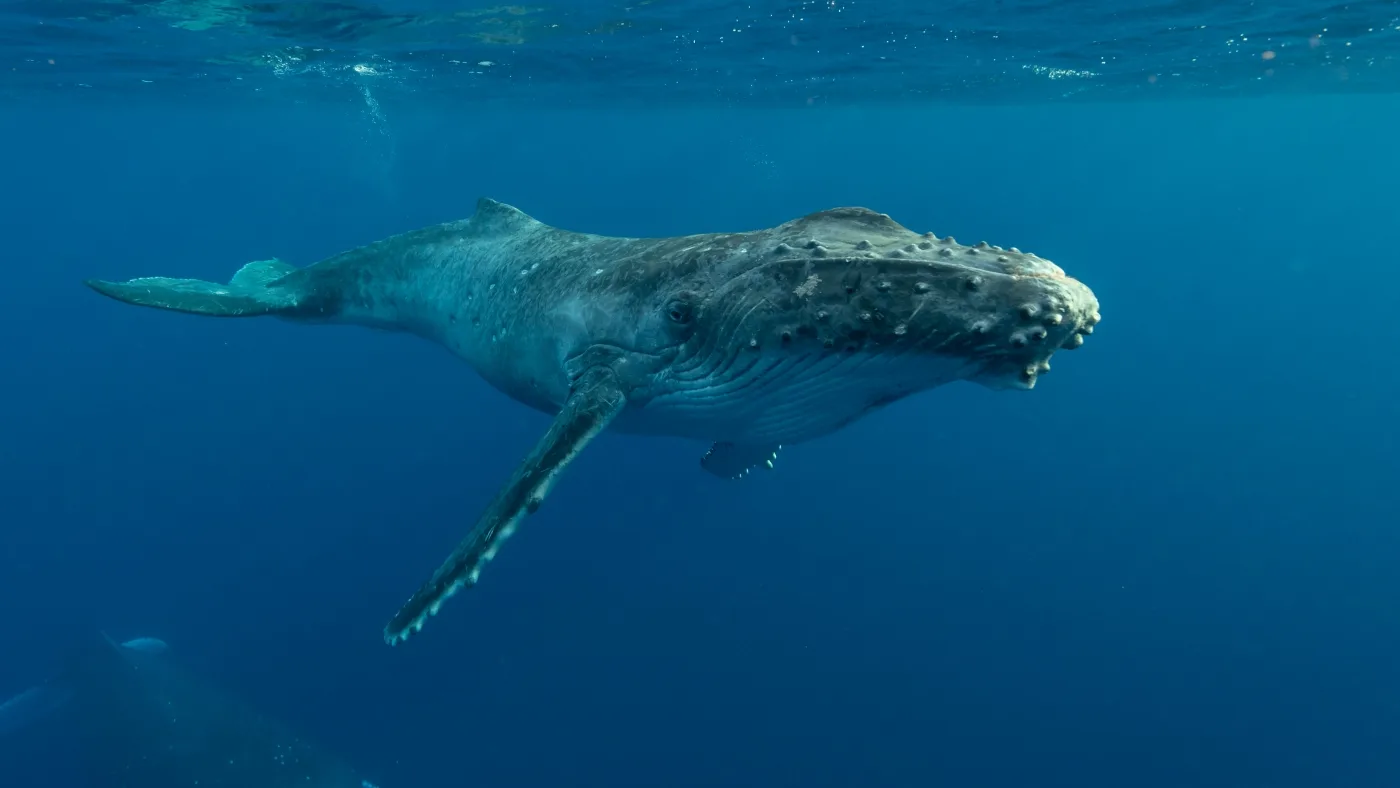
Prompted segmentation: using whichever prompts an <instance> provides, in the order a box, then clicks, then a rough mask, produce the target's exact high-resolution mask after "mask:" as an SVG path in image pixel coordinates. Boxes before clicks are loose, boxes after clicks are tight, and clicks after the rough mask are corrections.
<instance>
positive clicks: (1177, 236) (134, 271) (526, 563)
mask: <svg viewBox="0 0 1400 788" xmlns="http://www.w3.org/2000/svg"><path fill="white" fill-rule="evenodd" d="M0 66H3V68H0V233H3V241H4V246H3V251H0V261H3V273H4V275H5V280H4V283H3V285H0V326H2V327H3V335H4V336H5V337H6V341H5V343H4V346H5V348H6V349H7V350H6V352H5V353H3V354H0V382H3V386H0V612H3V614H4V618H3V622H0V623H3V626H0V698H3V697H10V696H12V695H15V694H16V693H20V692H22V691H24V690H25V689H26V688H27V687H30V686H32V685H34V684H36V683H38V682H41V681H43V680H45V679H46V678H47V677H49V676H50V675H51V674H52V673H53V671H54V669H55V666H56V665H57V664H58V663H59V661H60V660H61V659H62V658H63V655H64V653H65V650H66V649H67V648H69V647H70V645H71V644H72V643H74V642H75V641H78V640H80V639H82V638H83V637H85V636H86V635H88V634H89V633H91V632H93V631H95V630H103V631H106V632H111V633H113V635H114V636H118V635H119V636H120V638H122V639H125V638H135V637H138V636H147V637H157V638H160V639H162V640H163V641H166V642H168V643H169V644H170V648H171V652H172V653H174V654H178V655H179V657H180V659H181V660H182V662H184V663H185V664H188V665H190V666H192V667H193V668H195V669H197V670H198V671H199V672H200V673H201V674H202V675H204V676H208V677H210V678H211V679H213V680H216V681H217V682H218V684H219V685H220V686H221V687H223V688H225V689H227V690H229V691H230V692H233V693H236V694H237V695H238V696H239V697H241V698H244V699H246V700H247V701H249V702H250V703H252V704H254V705H256V706H257V707H258V708H259V709H263V710H265V711H266V712H267V713H268V714H270V715H273V716H275V717H277V718H279V719H281V720H284V721H285V722H287V723H289V724H291V725H293V726H295V727H296V728H297V729H298V730H301V731H306V732H307V734H308V735H309V736H311V737H313V738H314V739H315V740H316V741H317V742H319V743H321V744H323V745H324V746H325V747H327V748H328V749H330V750H334V751H335V752H337V753H341V754H343V755H344V756H345V757H346V759H347V760H350V761H352V762H353V764H354V765H355V767H356V769H358V770H359V771H360V772H363V773H365V774H367V775H370V778H371V779H372V780H373V781H374V783H375V784H376V785H379V786H382V788H429V787H430V786H453V787H454V788H475V787H476V786H482V787H485V786H492V787H495V788H544V787H545V786H551V787H552V786H581V787H583V786H587V787H594V786H596V787H598V788H603V787H607V788H615V787H617V786H647V787H652V786H668V787H674V788H701V787H704V788H709V787H711V786H726V788H728V787H730V786H755V787H758V786H762V787H763V788H778V787H783V788H837V787H839V788H846V787H847V786H851V787H855V786H860V787H861V788H866V787H870V788H875V787H878V788H886V787H888V788H905V787H907V788H924V787H926V786H934V785H938V786H957V787H958V788H1030V787H1032V786H1033V787H1035V788H1127V787H1129V786H1131V787H1132V788H1181V787H1182V786H1191V787H1192V788H1215V787H1217V786H1219V787H1220V788H1226V787H1227V786H1228V787H1229V788H1241V787H1243V786H1249V787H1251V788H1253V787H1257V788H1292V787H1294V786H1300V787H1301V786H1308V787H1309V788H1311V787H1312V786H1319V787H1321V786H1327V787H1329V788H1330V787H1333V786H1337V787H1340V786H1345V787H1346V788H1387V787H1389V786H1395V785H1400V748H1397V747H1396V744H1395V741H1396V733H1397V731H1400V671H1398V670H1397V656H1396V655H1397V650H1400V616H1397V610H1398V609H1400V608H1397V601H1396V600H1397V599H1400V572H1397V566H1400V527H1397V526H1400V515H1397V510H1398V509H1400V501H1397V479H1400V461H1397V459H1396V457H1397V449H1400V446H1397V440H1396V434H1397V428H1396V424H1397V423H1400V405H1397V400H1396V397H1395V394H1394V390H1395V388H1396V386H1397V384H1400V366H1397V364H1396V363H1395V358H1396V354H1395V347H1396V345H1397V342H1400V328H1397V314H1400V312H1397V298H1400V295H1397V294H1400V268H1398V267H1397V263H1396V253H1395V233H1396V228H1397V227H1398V226H1400V197H1397V191H1396V184H1397V183H1400V145H1397V143H1396V140H1397V132H1396V129H1397V128H1400V3H1394V2H1362V3H1350V4H1345V5H1337V4H1333V3H1328V2H1319V1H1318V0H1309V1H1307V2H1304V1H1303V0H1293V1H1292V2H1277V3H1267V4H1261V3H1246V2H1219V3H1204V2H1194V1H1188V0H1153V1H1151V2H1149V1H1148V0H1133V1H1132V2H1116V3H1110V2H1083V3H1070V2H1066V1H1065V0H1061V2H1049V1H1048V0H1015V1H1014V2H1013V1H1010V0H1008V1H1005V2H991V1H990V0H979V2H962V1H959V2H944V3H937V2H913V0H901V1H900V2H896V1H895V0H885V1H884V2H875V1H874V0H869V1H868V2H858V1H857V0H823V1H822V2H773V3H765V2H746V3H738V2H727V1H726V0H686V1H685V2H679V1H678V2H670V1H669V0H639V2H636V3H633V4H630V5H629V4H624V3H614V2H601V1H600V0H573V1H572V2H566V3H562V4H559V5H546V6H533V5H530V6H495V7H492V6H486V5H484V4H473V3H449V2H428V0H385V2H380V3H377V4H372V3H368V2H360V1H359V0H353V1H352V2H334V3H331V2H297V3H263V4H253V3H242V2H235V1H234V0H159V1H158V2H157V1H151V2H118V1H117V0H84V1H82V2H78V1H75V2H68V1H67V0H28V1H27V2H10V3H6V4H4V6H3V7H0ZM482 196H485V197H490V198H493V199H496V200H500V201H503V202H505V203H508V204H510V205H513V206H515V207H517V208H519V209H520V210H522V211H524V212H526V213H528V214H530V215H531V216H533V217H535V218H537V219H539V220H540V221H543V222H547V223H549V224H551V225H554V226H556V227H562V228H565V229H569V230H577V231H581V232H589V233H598V234H604V235H618V236H671V235H685V234H692V233H710V232H730V231H744V230H756V229H761V228H764V227H771V226H773V225H776V224H779V223H782V222H785V221H788V220H791V219H794V218H797V217H799V216H803V215H806V214H810V213H812V212H815V211H820V210H824V209H829V208H833V207H837V206H863V207H867V208H870V209H872V210H875V211H879V212H883V213H887V214H889V215H890V216H891V217H893V218H894V219H895V220H896V221H898V222H900V223H901V224H903V225H905V226H906V227H909V228H910V229H912V230H914V231H916V232H920V233H922V232H925V231H933V232H935V233H937V234H938V235H940V236H944V235H950V234H951V235H953V236H955V237H956V238H957V239H959V240H960V241H961V242H963V243H972V242H976V241H980V240H983V239H985V240H986V241H987V242H989V243H991V244H998V245H1001V246H1004V247H1012V246H1015V247H1018V248H1020V249H1023V250H1027V251H1029V252H1034V253H1035V254H1038V255H1040V256H1042V257H1045V258H1048V259H1050V260H1053V261H1054V262H1055V263H1056V264H1057V265H1059V266H1061V267H1063V268H1064V269H1065V271H1066V272H1067V273H1068V274H1069V275H1071V276H1073V277H1075V278H1077V279H1079V280H1081V281H1083V282H1084V283H1085V284H1087V285H1088V286H1090V287H1092V288H1093V291H1094V293H1095V295H1096V296H1097V298H1098V301H1099V303H1100V306H1101V311H1102V315H1103V322H1102V323H1101V324H1099V325H1098V326H1097V327H1096V330H1095V331H1094V334H1093V336H1092V337H1090V341H1088V342H1087V343H1085V345H1084V347H1083V348H1081V349H1079V350H1076V351H1075V352H1073V353H1068V352H1066V353H1058V354H1056V355H1055V357H1054V359H1053V365H1054V369H1053V371H1051V372H1049V373H1048V374H1045V375H1044V376H1043V377H1042V379H1040V380H1039V382H1038V383H1037V384H1036V386H1035V387H1034V389H1033V390H1030V391H1020V390H1008V391H991V390H988V389H986V388H983V387H981V386H976V385H970V384H967V383H956V384H952V385H949V386H946V387H942V388H938V389H935V390H933V391H927V392H923V393H921V394H918V395H916V396H913V397H910V398H908V399H905V400H902V401H899V402H897V403H895V404H892V405H890V406H889V407H886V408H883V409H881V410H879V411H878V412H876V413H874V414H872V415H870V416H867V417H865V418H863V419H861V420H859V421H857V422H855V423H854V424H851V425H849V426H847V427H846V428H844V429H842V430H840V431H839V432H836V433H834V434H831V435H829V436H826V437H822V438H819V439H817V440H813V441H810V442H807V443H801V444H798V445H792V446H786V447H784V449H783V452H782V454H781V456H780V457H779V458H778V461H777V462H776V463H775V467H774V468H773V469H772V470H766V469H760V472H756V473H753V474H750V475H748V476H747V477H746V478H744V479H742V480H738V481H730V480H721V479H718V478H715V477H714V476H712V475H710V474H707V473H704V472H703V471H702V470H701V468H700V467H699V460H700V457H701V456H702V455H703V454H704V453H705V451H706V449H707V448H708V446H707V444H704V443H699V442H696V441H689V440H680V439H671V438H653V437H638V436H633V435H625V434H615V433H613V432H605V433H603V434H602V435H601V436H600V437H599V438H597V439H596V440H595V441H594V443H593V444H592V445H591V446H589V447H588V449H587V450H586V451H585V452H583V453H582V454H581V455H580V456H579V458H578V459H577V460H576V461H575V462H574V463H573V464H572V465H571V466H569V467H568V468H567V469H566V470H565V471H564V473H563V474H562V475H561V476H560V478H559V480H558V482H557V484H556V485H555V488H554V491H553V493H552V494H551V496H550V497H549V499H548V500H547V501H546V502H545V503H544V505H543V507H542V508H541V509H540V510H539V512H538V513H537V514H535V515H533V516H531V517H529V518H528V519H527V520H525V521H524V522H523V524H522V526H521V528H520V532H519V534H518V535H516V536H515V537H514V538H513V539H512V540H511V542H510V543H509V545H508V547H507V548H506V549H503V550H502V551H501V553H500V555H499V556H498V557H497V558H496V559H495V561H494V562H493V563H492V564H491V565H490V567H489V568H488V570H487V571H486V572H485V573H484V574H483V576H482V578H481V583H480V585H478V586H476V587H475V588H473V589H471V590H470V591H467V592H464V593H463V594H461V595H459V596H458V597H456V598H455V599H454V600H452V602H451V603H450V604H448V605H446V606H444V607H443V609H442V612H441V614H440V615H438V616H437V617H436V618H435V619H433V621H432V622H431V624H430V625H429V626H428V627H427V628H425V629H424V630H423V632H422V633H421V634H420V635H417V636H415V637H414V638H413V639H411V640H410V641H409V642H407V643H404V644H401V645H399V646H397V647H394V648H390V647H388V646H386V645H385V643H384V640H383V638H382V636H381V631H382V629H383V627H384V625H385V623H386V621H388V619H389V618H390V617H391V616H392V615H393V614H394V611H395V610H396V609H397V608H398V606H399V605H400V604H402V603H403V601H404V600H405V599H406V598H407V597H408V595H409V594H410V593H412V592H413V590H414V589H415V588H417V587H418V585H419V584H420V583H422V582H423V581H424V580H426V579H427V577H428V576H429V575H430V573H431V572H432V570H433V568H434V567H436V566H437V564H438V562H439V561H441V560H442V558H443V557H444V556H445V555H446V554H447V552H448V551H449V550H450V549H451V548H452V547H453V546H454V545H455V544H456V543H457V541H458V540H459V539H460V538H461V537H462V536H463V535H464V534H465V533H466V531H467V530H468V529H469V528H470V527H471V525H472V523H473V522H475V521H476V518H477V516H478V514H479V513H480V512H481V511H482V510H483V509H484V508H485V507H486V506H487V504H488V503H489V502H490V501H491V499H492V497H493V496H494V495H495V494H496V492H497V490H498V488H499V487H500V486H501V485H502V484H504V483H505V482H506V480H507V479H508V478H509V477H510V475H511V474H512V473H513V471H514V469H515V467H516V465H517V463H519V462H520V460H521V459H522V458H523V457H524V456H525V455H526V454H527V453H528V452H529V451H530V449H531V447H532V446H534V445H535V443H536V441H537V440H538V439H539V437H540V436H541V435H542V434H544V432H545V430H546V429H548V427H549V424H550V418H549V417H548V416H547V415H545V414H542V413H539V412H537V411H534V410H531V409H529V408H527V407H525V406H524V405H521V404H519V403H516V402H514V401H512V400H511V399H509V398H507V397H506V396H505V395H504V394H502V393H501V392H499V391H497V390H496V389H494V388H492V387H491V386H490V385H489V384H488V383H487V382H485V381H484V380H483V379H482V378H481V377H479V376H478V375H477V374H476V373H475V372H473V370H472V369H471V368H470V367H469V366H468V365H466V364H464V363H463V362H462V361H460V360H458V359H456V358H454V357H453V356H452V355H451V354H450V353H447V352H445V351H444V350H443V349H442V348H440V347H437V346H435V345H433V344H431V343H429V342H425V341H423V340H422V339H418V338H415V337H412V336H408V335H406V334H396V333H389V332H380V331H373V330H367V329H364V328H355V327H331V326H315V327H308V326H299V325H294V324H291V323H288V322H281V321H277V320H272V319H260V320H211V319H206V318H202V317H194V316H189V315H181V314H174V313H171V312H161V311H157V310H151V309H137V308H134V307H131V306H126V305H123V304H119V303H116V302H114V301H112V300H109V299H105V298H102V297H100V296H98V295H97V294H95V293H93V292H91V291H90V290H88V289H86V288H85V287H84V286H83V282H84V280H85V279H89V278H100V279H108V280H123V279H128V278H132V277H142V276H174V277H196V278H200V279H206V280H212V281H217V282H225V281H227V280H228V278H229V276H230V274H232V273H233V272H234V271H236V270H237V269H238V267H239V266H241V265H243V264H244V263H246V262H248V261H253V260H265V259H268V258H271V257H277V258H280V259H282V260H285V261H288V262H290V263H293V264H295V265H298V266H304V265H309V264H311V263H313V262H315V261H317V260H321V259H323V258H326V257H329V256H331V255H333V254H336V253H338V252H341V251H344V250H347V249H351V248H354V247H357V246H361V245H364V244H368V243H371V242H374V241H377V240H380V239H383V238H387V237H389V236H392V235H395V234H398V233H402V232H406V231H409V230H413V229H416V228H419V227H422V226H425V225H430V224H434V223H438V222H446V221H452V220H458V219H464V218H466V217H468V216H470V215H471V214H472V212H473V210H474V206H475V205H476V201H477V198H478V197H482ZM30 733H31V734H32V735H28V736H26V737H24V738H22V739H19V740H13V741H19V742H21V744H22V746H12V745H11V743H10V742H7V741H6V740H4V739H0V785H4V786H5V788H70V787H71V788H77V787H78V786H87V785H88V784H87V783H85V782H83V779H82V775H81V774H79V773H78V772H77V770H75V769H74V768H73V766H72V759H71V757H70V756H71V754H72V743H71V742H69V741H66V740H65V737H64V735H63V731H62V728H61V727H52V728H47V729H44V730H36V731H32V732H30ZM91 788H108V786H105V785H94V786H91ZM160 788H164V786H161V787H160ZM247 788H254V787H252V786H248V787H247ZM257 788H262V787H261V786H259V787H257Z"/></svg>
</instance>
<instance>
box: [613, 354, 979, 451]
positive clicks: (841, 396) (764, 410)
mask: <svg viewBox="0 0 1400 788" xmlns="http://www.w3.org/2000/svg"><path fill="white" fill-rule="evenodd" d="M972 371H973V370H972V369H971V367H970V365H969V363H968V362H967V361H966V360H965V359H960V358H954V357H942V356H933V357H930V356H927V355H924V356H918V357H900V356H894V355H873V354H822V355H813V356H808V357H802V356H797V357H786V358H762V357H760V358H758V359H757V360H756V361H755V363H754V364H752V365H751V366H748V367H746V368H744V369H739V370H734V371H732V372H731V373H730V374H726V375H715V376H710V377H707V378H702V379H699V380H694V381H685V382H681V381H670V382H669V387H668V388H667V389H666V390H663V391H662V393H660V394H658V395H657V396H655V397H654V398H653V399H651V400H650V401H648V402H646V403H645V404H644V405H642V406H640V407H635V408H629V409H628V410H627V411H626V412H624V413H623V415H622V416H621V417H619V419H618V420H617V421H615V422H614V423H613V428H614V429H616V430H618V431H620V432H629V433H636V434H650V435H669V436H674V437H683V438H695V439H700V440H706V441H730V442H733V443H745V444H794V443H800V442H802V441H805V440H811V439H813V438H818V437H821V436H823V435H826V434H829V433H831V432H835V431H836V430H839V429H841V428H842V427H844V426H846V425H847V424H850V423H851V422H853V421H855V420H857V419H859V418H860V417H862V416H864V415H865V414H867V413H870V412H871V411H873V410H876V409H878V408H880V407H883V406H885V405H888V404H890V403H891V402H894V401H896V400H898V399H901V398H903V397H906V396H908V395H910V394H913V393H916V392H918V391H925V390H928V389H932V388H936V387H938V386H941V385H944V384H946V383H949V382H952V381H954V380H959V379H962V378H965V377H967V376H968V375H969V374H971V372H972Z"/></svg>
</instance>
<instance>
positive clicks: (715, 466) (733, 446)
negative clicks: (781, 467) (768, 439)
mask: <svg viewBox="0 0 1400 788" xmlns="http://www.w3.org/2000/svg"><path fill="white" fill-rule="evenodd" d="M781 448H783V447H782V446H777V445H771V446H770V445H768V444H743V443H728V442H725V441H721V442H719V443H716V444H715V445H713V446H711V447H710V450H709V451H707V452H705V456H704V457H701V458H700V467H701V468H704V469H705V470H707V471H709V472H710V473H712V474H714V475H716V476H718V477H720V478H721V479H742V478H743V477H745V476H748V475H749V473H750V472H751V471H755V470H757V469H759V468H772V467H773V463H774V462H777V460H778V450H779V449H781Z"/></svg>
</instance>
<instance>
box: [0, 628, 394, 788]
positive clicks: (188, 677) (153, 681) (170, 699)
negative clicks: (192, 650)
mask: <svg viewBox="0 0 1400 788" xmlns="http://www.w3.org/2000/svg"><path fill="white" fill-rule="evenodd" d="M36 704H38V705H40V706H42V707H43V715H44V716H49V715H53V714H54V713H57V712H60V711H61V712H63V713H64V714H65V715H67V716H66V718H65V720H66V724H65V730H71V731H72V732H73V733H74V734H75V735H76V736H77V739H78V743H79V748H78V760H79V761H80V762H81V764H80V765H81V768H82V770H83V771H84V773H85V775H86V777H87V778H88V780H89V781H90V782H91V784H92V785H93V786H95V788H136V787H137V786H140V788H189V787H190V786H211V787H212V788H376V786H375V785H374V784H373V783H371V782H369V781H368V780H366V779H364V778H363V777H361V776H360V775H359V774H357V773H356V772H355V770H354V769H352V768H351V767H350V766H348V765H346V764H345V763H344V762H342V761H341V760H340V759H339V758H337V757H336V756H334V755H331V754H329V753H327V752H324V751H322V750H320V749H319V748H317V747H316V746H314V745H313V744H311V743H309V742H308V741H306V740H305V739H303V738H301V737H300V736H298V735H297V734H296V733H294V732H293V731H292V730H290V729H289V728H287V727H286V726H285V725H283V724H282V723H280V722H278V721H277V720H274V719H270V718H268V717H266V716H265V715H262V714H260V713H258V712H257V711H256V710H255V709H252V708H250V707H248V706H247V705H245V704H244V703H242V702H240V701H239V700H238V699H236V698H234V697H232V696H230V695H228V694H226V693H224V692H222V691H221V690H219V689H216V688H215V687H213V686H212V685H210V684H208V683H207V682H205V681H204V680H202V679H200V678H198V677H196V676H194V675H192V674H190V673H188V672H186V671H184V670H182V669H181V668H180V667H179V666H177V665H176V664H175V663H173V662H172V661H171V660H170V658H169V655H168V654H166V653H165V644H164V643H163V642H162V641H159V640H155V639H154V638H138V639H136V640H129V641H126V642H125V643H115V642H113V641H111V640H110V639H107V638H106V637H105V636H103V637H101V638H99V637H96V636H94V637H93V638H92V639H91V640H90V642H86V643H84V644H82V646H81V647H80V648H79V649H77V650H76V652H75V653H74V654H73V655H72V656H71V657H70V659H69V661H68V663H67V666H66V668H65V669H64V670H63V672H62V673H61V674H60V675H58V676H56V677H54V678H53V679H52V680H50V681H49V682H48V683H46V684H42V685H40V686H38V687H35V688H33V689H30V690H27V691H25V692H23V693H20V695H19V696H17V697H16V698H15V699H12V700H11V701H7V702H6V703H4V704H0V719H3V718H6V717H9V716H13V715H9V714H7V711H20V712H22V713H21V714H20V716H22V717H24V718H25V719H24V724H25V725H32V724H33V723H35V722H38V721H39V719H40V716H37V715H35V714H33V713H31V712H32V710H33V708H35V707H36ZM3 727H4V726H0V728H3ZM11 728H12V730H9V731H4V730H0V733H5V732H10V733H13V732H14V729H17V728H18V726H11Z"/></svg>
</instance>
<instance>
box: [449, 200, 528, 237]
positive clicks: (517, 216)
mask: <svg viewBox="0 0 1400 788" xmlns="http://www.w3.org/2000/svg"><path fill="white" fill-rule="evenodd" d="M543 224H544V223H543V222H541V221H539V220H538V219H535V218H533V217H531V216H530V215H529V214H527V213H525V212H524V211H522V210H520V209H519V208H516V207H515V206H513V205H506V204H505V203H503V202H500V201H498V200H493V199H491V198H490V197H481V198H479V199H478V200H477V201H476V213H475V214H473V215H472V218H471V220H470V221H469V222H468V224H467V227H468V228H469V232H470V233H471V234H472V235H476V236H483V235H511V234H514V233H518V232H523V231H526V230H531V229H534V228H536V227H540V226H542V225H543Z"/></svg>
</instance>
